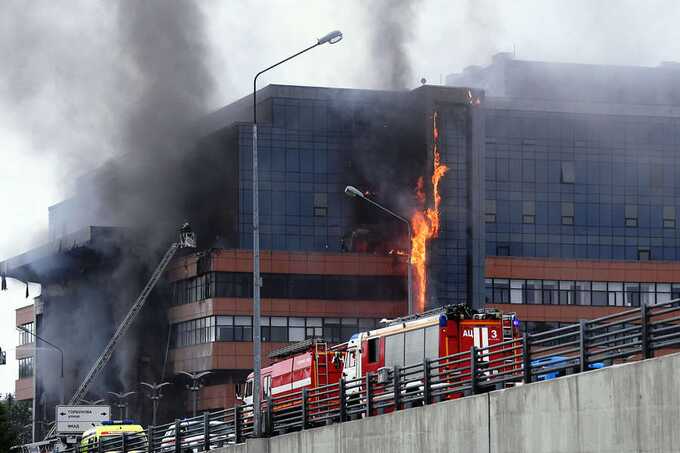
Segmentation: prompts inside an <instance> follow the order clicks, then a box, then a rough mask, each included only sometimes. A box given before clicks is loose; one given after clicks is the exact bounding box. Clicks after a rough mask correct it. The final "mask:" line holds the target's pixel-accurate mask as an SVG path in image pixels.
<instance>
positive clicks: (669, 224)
mask: <svg viewBox="0 0 680 453" xmlns="http://www.w3.org/2000/svg"><path fill="white" fill-rule="evenodd" d="M663 227H664V228H675V206H664V207H663Z"/></svg>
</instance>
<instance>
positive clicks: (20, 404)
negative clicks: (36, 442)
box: [0, 394, 31, 452]
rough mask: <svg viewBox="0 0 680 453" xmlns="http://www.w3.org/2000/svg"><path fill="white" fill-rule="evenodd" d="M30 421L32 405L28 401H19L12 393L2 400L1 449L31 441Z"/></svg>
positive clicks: (0, 413) (6, 449)
mask: <svg viewBox="0 0 680 453" xmlns="http://www.w3.org/2000/svg"><path fill="white" fill-rule="evenodd" d="M30 423H31V407H30V405H29V404H28V402H27V401H17V400H16V399H14V396H13V395H11V394H8V395H6V396H5V398H4V399H2V400H0V451H3V452H4V451H9V448H10V447H12V446H14V445H18V444H24V443H28V442H30V440H31V433H30V429H29V427H28V425H30Z"/></svg>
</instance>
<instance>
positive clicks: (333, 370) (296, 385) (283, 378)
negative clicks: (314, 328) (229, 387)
mask: <svg viewBox="0 0 680 453" xmlns="http://www.w3.org/2000/svg"><path fill="white" fill-rule="evenodd" d="M269 358H271V359H273V360H275V361H276V362H275V363H273V364H271V365H269V366H268V367H265V368H262V371H261V383H262V385H261V386H260V389H261V390H260V394H261V398H262V399H266V398H267V397H268V396H272V397H281V396H286V395H288V394H292V393H294V392H297V391H299V390H301V389H303V388H315V387H319V386H322V385H326V384H333V383H336V382H338V381H339V380H340V378H341V377H342V365H343V361H342V355H341V354H339V353H336V352H333V351H330V350H329V349H328V346H327V345H326V343H325V342H324V341H322V340H318V339H309V340H305V341H301V342H299V343H295V344H292V345H290V346H287V347H285V348H282V349H279V350H277V351H273V352H272V353H271V354H269ZM243 402H244V403H245V404H252V402H253V373H250V374H249V375H248V380H247V381H246V385H245V392H244V397H243ZM279 408H280V409H284V407H279Z"/></svg>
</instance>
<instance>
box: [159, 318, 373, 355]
mask: <svg viewBox="0 0 680 453" xmlns="http://www.w3.org/2000/svg"><path fill="white" fill-rule="evenodd" d="M378 322H379V320H378V319H370V318H322V317H292V316H263V317H262V318H261V323H262V327H261V328H262V341H271V342H280V343H288V342H296V341H302V340H306V339H308V338H323V339H325V340H328V341H331V342H335V343H339V342H341V341H347V340H348V339H349V337H351V336H352V334H354V333H356V332H360V331H365V330H370V329H373V328H375V327H376V326H378ZM252 339H253V318H252V316H209V317H206V318H200V319H192V320H190V321H184V322H180V323H177V324H173V325H172V332H171V340H170V341H171V343H170V344H171V347H173V348H178V347H183V346H191V345H197V344H205V343H212V342H214V341H252Z"/></svg>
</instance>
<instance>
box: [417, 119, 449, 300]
mask: <svg viewBox="0 0 680 453" xmlns="http://www.w3.org/2000/svg"><path fill="white" fill-rule="evenodd" d="M432 134H433V137H434V144H433V147H432V154H433V159H432V162H433V168H432V178H431V181H432V195H433V198H434V206H431V207H429V208H425V191H424V187H423V186H424V183H423V178H422V177H421V178H419V179H418V184H417V186H416V198H417V200H418V202H419V203H420V204H421V207H422V210H421V211H416V212H415V213H414V214H413V216H412V217H411V228H412V230H413V237H412V238H411V264H412V266H413V269H414V272H415V288H414V289H415V291H416V297H415V307H414V308H415V311H416V312H422V311H424V310H425V291H426V288H427V273H426V263H427V241H428V240H430V239H432V238H436V237H437V236H439V205H440V204H441V201H442V197H441V195H440V194H439V182H440V181H441V179H442V176H444V174H446V172H447V171H448V169H449V167H447V166H446V165H443V164H442V163H441V156H440V154H439V128H438V126H437V112H434V115H433V117H432Z"/></svg>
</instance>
